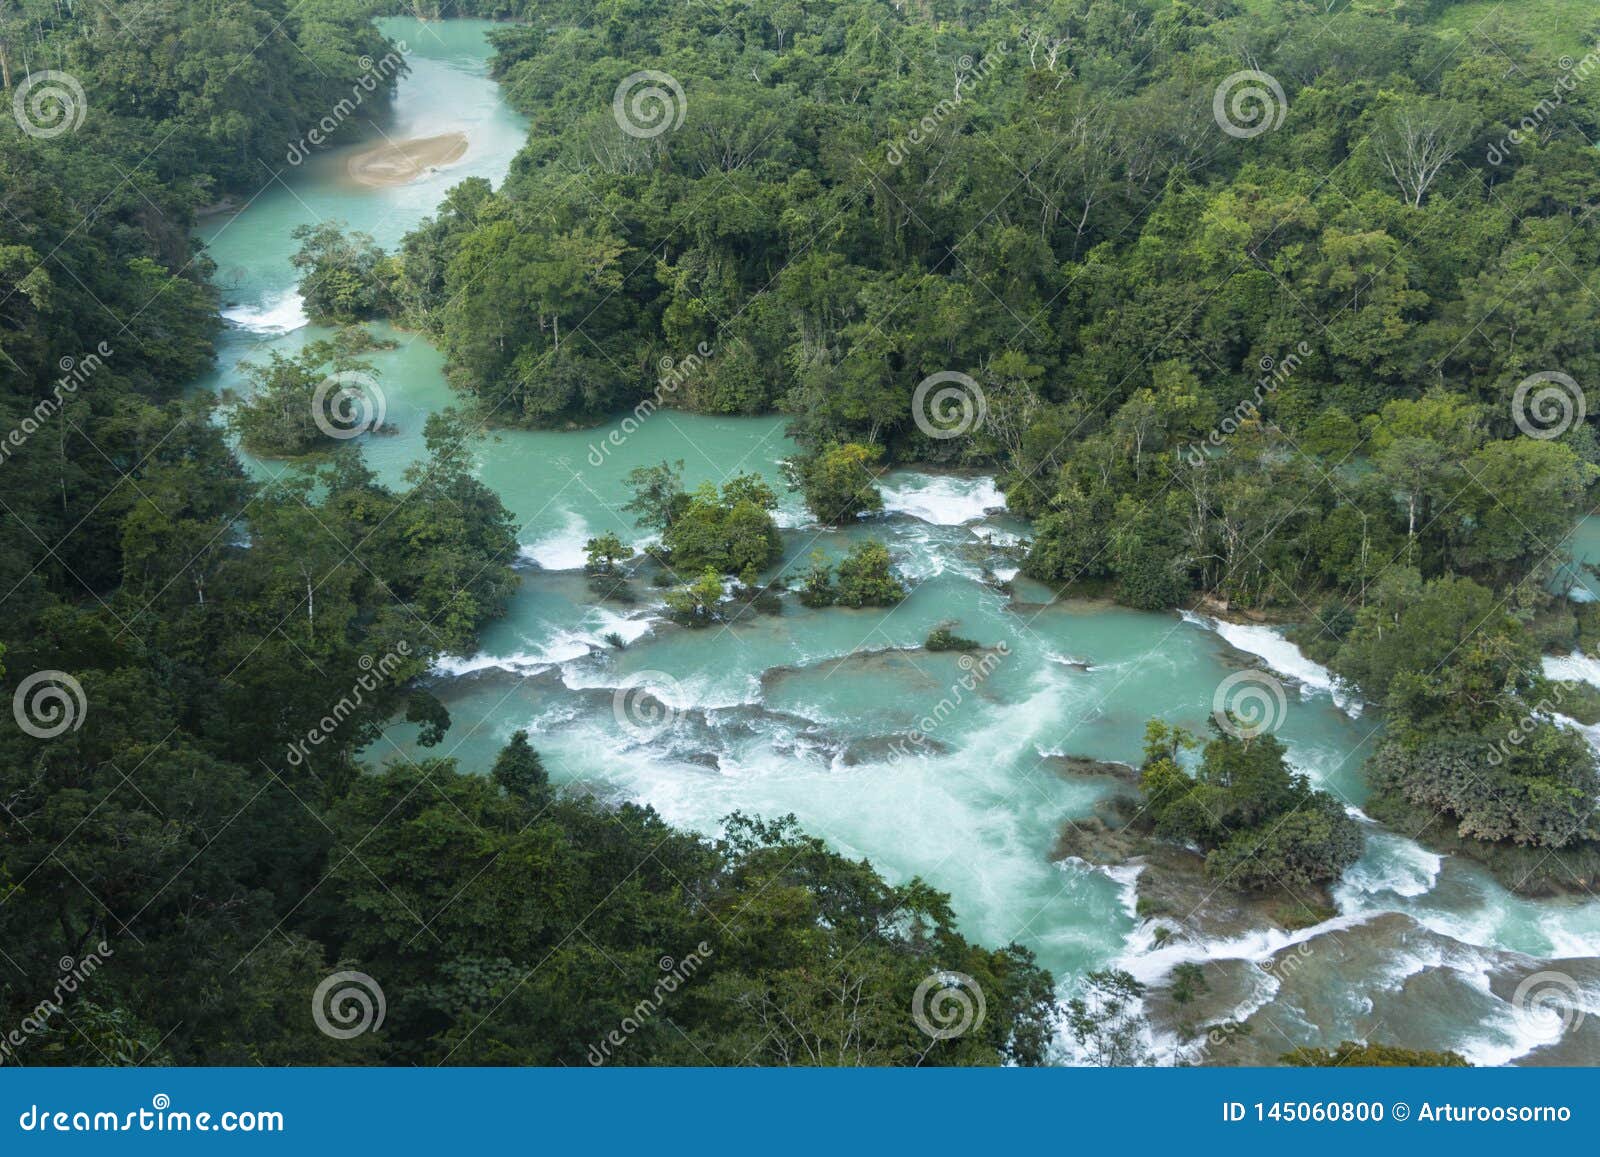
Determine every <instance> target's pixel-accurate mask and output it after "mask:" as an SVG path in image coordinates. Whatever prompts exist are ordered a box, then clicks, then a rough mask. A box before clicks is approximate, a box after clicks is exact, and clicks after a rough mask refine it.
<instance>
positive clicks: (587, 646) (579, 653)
mask: <svg viewBox="0 0 1600 1157" xmlns="http://www.w3.org/2000/svg"><path fill="white" fill-rule="evenodd" d="M659 621H660V620H659V619H657V618H656V617H655V616H653V615H642V616H638V617H634V618H629V617H628V616H625V615H619V614H617V613H616V612H615V611H612V610H609V609H607V608H605V607H592V608H591V609H590V610H589V612H588V613H587V614H586V615H584V617H583V622H582V624H580V626H579V627H578V628H577V629H575V630H559V631H557V632H555V634H554V635H552V636H551V637H550V639H549V640H548V641H546V642H545V643H544V644H543V645H542V646H540V647H538V648H536V649H531V650H526V651H515V652H513V653H512V654H509V655H491V654H489V653H488V652H486V651H480V652H478V653H477V654H476V655H471V656H459V655H444V656H441V657H440V658H439V659H437V660H435V662H434V665H433V670H434V672H435V673H436V674H439V675H451V676H461V675H471V674H473V673H475V672H478V671H509V672H511V673H512V674H515V675H532V674H537V673H538V672H540V671H542V670H546V669H548V668H550V667H557V666H560V665H562V664H564V663H571V662H573V661H575V660H578V659H582V658H584V657H586V656H588V655H590V654H593V653H594V652H596V651H604V650H609V649H610V648H611V644H610V643H609V642H607V641H606V636H607V635H613V634H614V635H616V636H618V637H619V638H620V639H622V641H623V642H624V643H633V642H637V641H638V640H639V639H642V638H643V637H644V636H645V635H647V634H649V633H650V632H651V631H652V630H653V629H654V628H655V625H656V623H658V622H659Z"/></svg>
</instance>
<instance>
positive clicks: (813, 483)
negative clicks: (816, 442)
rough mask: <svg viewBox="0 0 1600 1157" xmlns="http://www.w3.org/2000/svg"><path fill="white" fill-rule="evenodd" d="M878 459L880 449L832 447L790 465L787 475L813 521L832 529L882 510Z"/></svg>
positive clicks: (856, 445) (848, 445) (852, 444)
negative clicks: (790, 477)
mask: <svg viewBox="0 0 1600 1157" xmlns="http://www.w3.org/2000/svg"><path fill="white" fill-rule="evenodd" d="M882 457H883V447H881V446H863V445H860V444H859V443H856V442H844V443H834V444H831V445H828V446H824V447H822V448H820V449H819V450H817V451H816V452H815V453H813V454H806V455H803V456H801V457H800V458H798V459H796V460H794V461H792V462H791V463H790V464H789V472H790V474H791V476H792V478H793V481H794V485H795V486H796V487H797V488H798V489H799V491H800V492H801V493H802V494H804V495H805V499H806V506H808V507H809V508H810V509H811V513H812V514H813V515H814V516H815V517H816V519H817V521H818V522H820V523H822V524H823V525H824V526H836V525H839V524H841V523H846V522H853V521H855V520H856V519H857V518H859V517H860V516H861V515H863V514H869V513H871V512H873V511H876V510H882V509H883V495H881V494H879V493H878V487H877V472H876V470H875V469H874V467H875V466H876V465H877V463H878V460H879V459H880V458H882Z"/></svg>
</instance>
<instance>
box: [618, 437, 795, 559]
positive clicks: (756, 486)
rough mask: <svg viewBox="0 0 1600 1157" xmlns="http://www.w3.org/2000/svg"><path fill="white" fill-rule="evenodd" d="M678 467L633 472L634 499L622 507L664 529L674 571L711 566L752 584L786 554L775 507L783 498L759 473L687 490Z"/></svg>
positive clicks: (630, 479)
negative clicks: (688, 491)
mask: <svg viewBox="0 0 1600 1157" xmlns="http://www.w3.org/2000/svg"><path fill="white" fill-rule="evenodd" d="M682 465H683V464H682V463H681V462H680V463H678V465H677V467H673V466H669V465H668V464H667V463H665V462H663V463H662V464H661V465H660V466H653V467H641V468H640V469H637V470H635V471H633V472H632V473H631V474H630V475H629V476H628V483H629V485H630V486H632V487H633V492H634V498H633V501H632V502H630V503H628V504H627V505H626V506H624V507H623V509H624V510H627V511H629V512H631V513H633V514H634V515H635V516H636V517H637V519H638V522H639V525H641V526H644V527H649V528H654V529H658V530H660V531H661V542H662V546H663V547H665V549H666V552H667V554H666V558H667V561H668V563H669V565H670V566H671V567H672V568H673V570H674V571H677V572H679V573H680V574H690V573H694V572H696V571H702V570H710V571H713V572H714V573H716V574H731V575H738V576H739V577H740V578H741V579H742V580H743V581H744V583H745V585H746V586H753V585H754V584H755V582H756V580H757V576H758V575H759V574H760V572H761V571H762V570H764V569H766V568H767V567H768V566H770V565H772V564H773V563H774V562H776V561H777V560H778V558H779V557H780V556H781V555H782V554H783V540H782V539H781V538H780V537H779V535H778V525H777V523H776V522H774V521H773V519H772V511H773V510H774V509H775V508H776V507H777V505H778V496H777V495H776V494H774V493H773V492H772V488H771V487H770V486H768V485H767V484H766V483H765V482H764V481H762V479H761V478H760V477H759V476H758V475H755V474H738V475H735V476H734V477H732V478H730V479H728V481H726V482H724V483H723V484H722V489H721V490H720V491H718V489H717V487H716V486H715V485H714V484H713V483H710V482H707V483H705V484H703V485H701V486H700V487H699V488H698V489H696V490H695V491H694V492H693V493H692V494H691V493H685V492H684V490H683V487H682V482H681V481H680V477H679V473H680V470H681V467H682Z"/></svg>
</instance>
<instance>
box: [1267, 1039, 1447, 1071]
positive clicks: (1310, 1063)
mask: <svg viewBox="0 0 1600 1157" xmlns="http://www.w3.org/2000/svg"><path fill="white" fill-rule="evenodd" d="M1278 1059H1279V1060H1280V1061H1282V1062H1283V1063H1284V1064H1286V1065H1299V1066H1302V1067H1308V1068H1321V1069H1344V1068H1445V1069H1465V1068H1471V1067H1472V1066H1471V1065H1470V1064H1469V1063H1468V1061H1467V1058H1466V1057H1464V1056H1462V1055H1461V1054H1460V1053H1453V1052H1430V1051H1428V1050H1426V1049H1405V1048H1401V1047H1400V1046H1398V1045H1385V1044H1361V1043H1359V1042H1357V1041H1344V1042H1343V1043H1341V1044H1340V1045H1339V1047H1338V1048H1335V1049H1318V1048H1298V1049H1294V1050H1293V1051H1292V1052H1287V1053H1284V1054H1283V1056H1281V1057H1279V1058H1278Z"/></svg>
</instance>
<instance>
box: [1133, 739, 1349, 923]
mask: <svg viewBox="0 0 1600 1157" xmlns="http://www.w3.org/2000/svg"><path fill="white" fill-rule="evenodd" d="M1214 730H1215V735H1214V736H1213V737H1212V738H1211V739H1210V740H1209V741H1208V742H1206V743H1205V744H1204V747H1203V749H1202V750H1201V753H1200V759H1199V762H1198V764H1197V766H1196V767H1195V769H1194V771H1193V773H1192V774H1191V773H1190V772H1189V771H1187V770H1186V769H1185V768H1184V766H1183V765H1182V763H1181V762H1180V761H1182V760H1183V759H1185V757H1186V754H1185V753H1186V752H1188V751H1190V750H1192V749H1194V748H1196V747H1200V746H1201V744H1200V741H1199V739H1198V737H1197V736H1195V735H1193V734H1191V733H1190V732H1188V731H1186V730H1184V729H1183V728H1181V727H1171V726H1168V725H1167V724H1165V723H1162V722H1161V721H1160V720H1151V721H1150V723H1149V725H1148V726H1147V727H1146V729H1145V762H1144V766H1143V768H1142V769H1141V770H1140V773H1139V791H1140V793H1141V795H1142V796H1143V797H1144V809H1143V810H1142V811H1141V813H1140V814H1139V817H1138V819H1139V822H1140V823H1142V824H1144V825H1145V826H1147V827H1148V826H1153V827H1154V830H1155V832H1156V834H1157V835H1159V836H1161V837H1162V838H1164V839H1168V840H1172V841H1174V842H1175V843H1178V844H1183V845H1187V846H1192V847H1198V848H1199V849H1200V850H1201V851H1203V852H1204V853H1205V854H1206V873H1207V874H1208V875H1209V876H1211V877H1213V878H1215V879H1218V880H1221V881H1224V882H1226V883H1229V884H1231V885H1232V886H1234V887H1236V888H1240V889H1242V890H1244V891H1247V892H1273V893H1278V894H1281V895H1282V896H1284V897H1285V898H1288V899H1291V900H1295V901H1297V902H1304V901H1303V900H1302V896H1303V895H1304V894H1306V893H1308V892H1312V890H1313V889H1321V888H1322V887H1323V886H1325V885H1328V884H1332V883H1333V882H1335V881H1337V880H1338V879H1339V877H1340V875H1342V874H1343V872H1344V870H1345V869H1346V868H1348V867H1349V866H1350V865H1351V864H1353V863H1355V862H1356V860H1358V859H1359V858H1360V856H1361V848H1362V837H1361V829H1360V828H1359V827H1358V826H1357V824H1356V822H1355V820H1353V819H1351V818H1350V816H1349V815H1347V814H1346V813H1345V810H1344V805H1342V804H1341V803H1340V802H1339V801H1338V800H1336V799H1335V798H1334V797H1333V796H1331V795H1329V794H1328V793H1327V792H1325V791H1318V790H1316V789H1314V788H1312V787H1311V785H1310V782H1309V781H1308V780H1307V779H1306V777H1305V776H1304V775H1303V774H1300V773H1298V772H1295V771H1292V770H1290V768H1289V764H1288V760H1287V755H1286V752H1285V749H1284V746H1283V744H1282V743H1281V742H1280V741H1279V740H1278V739H1277V738H1276V737H1274V736H1273V735H1271V734H1266V733H1261V734H1257V733H1253V732H1252V731H1251V730H1250V729H1248V728H1246V727H1243V726H1242V725H1241V724H1240V723H1239V721H1238V720H1236V719H1234V718H1232V717H1229V718H1228V719H1227V720H1226V722H1224V723H1221V724H1217V725H1215V727H1214ZM1313 896H1314V897H1315V898H1320V893H1319V892H1317V893H1313Z"/></svg>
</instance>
